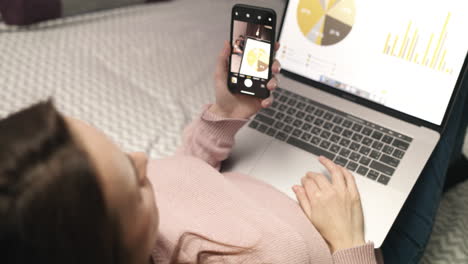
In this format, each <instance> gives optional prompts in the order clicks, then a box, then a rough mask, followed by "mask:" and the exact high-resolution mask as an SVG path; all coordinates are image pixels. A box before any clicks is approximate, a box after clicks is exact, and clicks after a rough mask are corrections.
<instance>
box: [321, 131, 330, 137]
mask: <svg viewBox="0 0 468 264" xmlns="http://www.w3.org/2000/svg"><path fill="white" fill-rule="evenodd" d="M330 135H331V133H330V132H328V131H322V133H321V134H320V137H322V138H324V139H328V138H329V137H330Z"/></svg>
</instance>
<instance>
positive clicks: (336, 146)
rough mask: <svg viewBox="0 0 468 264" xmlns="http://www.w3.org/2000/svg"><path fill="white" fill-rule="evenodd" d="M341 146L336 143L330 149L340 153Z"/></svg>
mask: <svg viewBox="0 0 468 264" xmlns="http://www.w3.org/2000/svg"><path fill="white" fill-rule="evenodd" d="M340 148H341V147H340V146H338V145H336V144H333V145H332V146H331V147H330V151H331V152H333V153H338V151H340Z"/></svg>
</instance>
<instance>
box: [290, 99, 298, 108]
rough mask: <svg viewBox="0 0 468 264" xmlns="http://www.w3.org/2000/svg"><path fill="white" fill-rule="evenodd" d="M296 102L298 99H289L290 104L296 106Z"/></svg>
mask: <svg viewBox="0 0 468 264" xmlns="http://www.w3.org/2000/svg"><path fill="white" fill-rule="evenodd" d="M296 103H297V101H296V99H293V98H291V99H289V101H288V105H290V106H294V105H295V104H296Z"/></svg>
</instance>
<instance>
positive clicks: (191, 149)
mask: <svg viewBox="0 0 468 264" xmlns="http://www.w3.org/2000/svg"><path fill="white" fill-rule="evenodd" d="M210 106H211V105H205V106H204V107H203V111H202V114H201V115H199V116H198V117H197V118H195V120H193V121H192V123H190V124H189V125H188V126H187V127H186V128H185V130H184V133H183V137H182V145H181V146H180V147H179V148H178V150H177V152H176V155H186V156H193V157H196V158H199V159H201V160H203V161H205V162H207V163H208V164H210V165H211V166H213V167H214V168H215V169H217V170H219V169H220V167H221V162H222V161H223V160H225V159H227V158H228V157H229V154H230V152H231V149H232V147H233V145H234V136H235V134H236V133H237V131H239V129H240V128H241V127H242V126H243V125H245V123H247V121H248V119H233V118H223V117H220V116H217V115H215V114H214V113H211V112H210V111H209V110H208V108H209V107H210Z"/></svg>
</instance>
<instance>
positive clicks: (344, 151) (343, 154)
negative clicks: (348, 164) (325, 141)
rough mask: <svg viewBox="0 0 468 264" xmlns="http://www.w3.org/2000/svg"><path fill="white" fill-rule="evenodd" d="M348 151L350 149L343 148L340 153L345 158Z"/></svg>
mask: <svg viewBox="0 0 468 264" xmlns="http://www.w3.org/2000/svg"><path fill="white" fill-rule="evenodd" d="M350 153H351V151H350V150H349V149H345V148H343V149H341V151H340V155H341V156H343V157H345V158H347V157H348V156H349V154H350Z"/></svg>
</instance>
